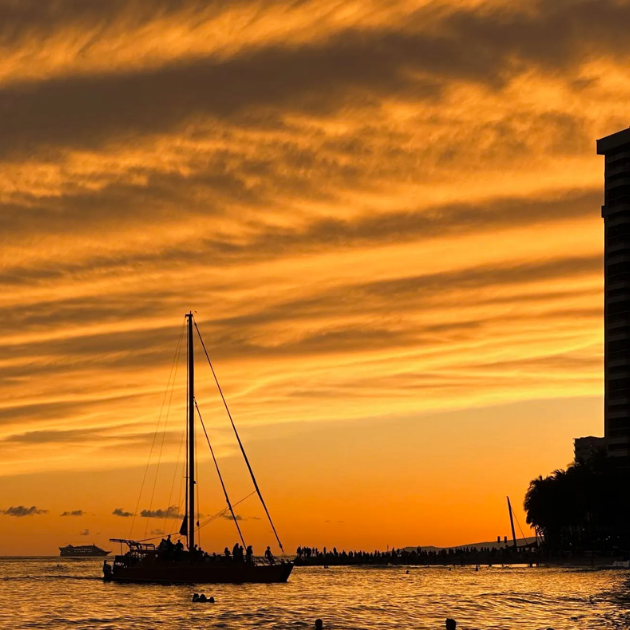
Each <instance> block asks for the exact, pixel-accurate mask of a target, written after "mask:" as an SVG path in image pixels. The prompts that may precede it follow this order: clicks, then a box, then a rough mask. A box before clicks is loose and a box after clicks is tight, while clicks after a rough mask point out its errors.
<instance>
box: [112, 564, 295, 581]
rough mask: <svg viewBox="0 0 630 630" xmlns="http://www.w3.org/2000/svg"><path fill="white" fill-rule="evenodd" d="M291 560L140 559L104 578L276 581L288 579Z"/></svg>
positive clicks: (120, 567)
mask: <svg viewBox="0 0 630 630" xmlns="http://www.w3.org/2000/svg"><path fill="white" fill-rule="evenodd" d="M292 570H293V563H292V562H284V563H280V564H270V565H255V564H250V563H227V562H226V563H210V562H208V563H203V562H202V563H198V564H189V563H184V562H182V563H169V562H150V563H143V562H140V563H138V564H136V565H133V566H129V567H125V566H116V564H114V567H113V570H112V572H111V573H109V574H105V576H104V579H105V581H108V582H136V583H139V582H146V583H154V584H155V583H159V584H274V583H282V582H286V581H287V580H288V579H289V576H290V575H291V571H292Z"/></svg>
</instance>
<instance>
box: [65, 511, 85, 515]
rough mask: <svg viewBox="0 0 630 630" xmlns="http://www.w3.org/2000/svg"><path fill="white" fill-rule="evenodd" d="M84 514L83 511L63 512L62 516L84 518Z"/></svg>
mask: <svg viewBox="0 0 630 630" xmlns="http://www.w3.org/2000/svg"><path fill="white" fill-rule="evenodd" d="M84 514H85V512H84V511H83V510H72V511H71V512H62V513H61V516H83V515H84Z"/></svg>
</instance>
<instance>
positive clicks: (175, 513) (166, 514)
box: [140, 505, 184, 518]
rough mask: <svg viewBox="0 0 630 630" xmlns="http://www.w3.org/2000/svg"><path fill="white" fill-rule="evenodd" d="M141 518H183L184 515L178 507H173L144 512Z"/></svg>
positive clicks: (141, 513)
mask: <svg viewBox="0 0 630 630" xmlns="http://www.w3.org/2000/svg"><path fill="white" fill-rule="evenodd" d="M140 516H142V517H144V518H183V517H184V515H183V514H180V513H179V509H178V507H177V506H176V505H171V506H169V507H168V508H166V509H158V510H142V511H141V512H140Z"/></svg>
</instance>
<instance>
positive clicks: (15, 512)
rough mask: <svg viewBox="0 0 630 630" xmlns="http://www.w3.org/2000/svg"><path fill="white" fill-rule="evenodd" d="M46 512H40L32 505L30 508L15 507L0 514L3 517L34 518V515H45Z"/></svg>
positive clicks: (1, 511) (0, 511)
mask: <svg viewBox="0 0 630 630" xmlns="http://www.w3.org/2000/svg"><path fill="white" fill-rule="evenodd" d="M47 512H48V510H41V509H39V508H37V507H35V506H34V505H31V507H24V506H23V505H16V506H11V507H8V508H6V510H0V514H4V515H5V516H17V517H22V516H35V515H36V514H46V513H47Z"/></svg>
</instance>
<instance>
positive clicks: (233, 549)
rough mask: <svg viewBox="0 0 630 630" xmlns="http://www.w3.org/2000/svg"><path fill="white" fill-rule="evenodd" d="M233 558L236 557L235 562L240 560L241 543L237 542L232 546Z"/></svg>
mask: <svg viewBox="0 0 630 630" xmlns="http://www.w3.org/2000/svg"><path fill="white" fill-rule="evenodd" d="M232 558H233V559H234V562H238V561H239V560H240V558H239V544H238V543H236V544H235V545H234V547H232Z"/></svg>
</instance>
